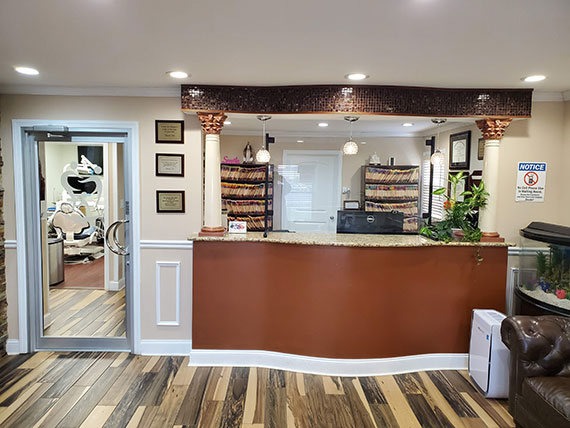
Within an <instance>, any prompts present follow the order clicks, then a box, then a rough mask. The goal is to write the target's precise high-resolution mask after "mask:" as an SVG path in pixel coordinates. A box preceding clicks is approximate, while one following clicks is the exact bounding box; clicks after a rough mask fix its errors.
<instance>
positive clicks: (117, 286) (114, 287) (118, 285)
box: [108, 278, 125, 291]
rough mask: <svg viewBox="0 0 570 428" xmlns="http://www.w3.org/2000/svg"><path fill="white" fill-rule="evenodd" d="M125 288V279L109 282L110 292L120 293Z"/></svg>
mask: <svg viewBox="0 0 570 428" xmlns="http://www.w3.org/2000/svg"><path fill="white" fill-rule="evenodd" d="M123 288H125V278H121V279H119V280H118V281H109V290H108V291H120V290H122V289H123Z"/></svg>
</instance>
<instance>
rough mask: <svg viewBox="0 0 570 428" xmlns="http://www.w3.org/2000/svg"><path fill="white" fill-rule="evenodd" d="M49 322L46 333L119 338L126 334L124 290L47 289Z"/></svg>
mask: <svg viewBox="0 0 570 428" xmlns="http://www.w3.org/2000/svg"><path fill="white" fill-rule="evenodd" d="M50 305H51V306H50V313H51V316H52V322H51V324H50V325H49V326H48V327H47V328H46V329H45V330H44V335H45V336H67V337H69V336H72V337H86V336H88V337H103V336H106V337H109V336H111V337H118V336H119V337H120V336H125V334H126V323H125V289H122V290H120V291H105V290H71V289H55V290H54V289H52V290H50Z"/></svg>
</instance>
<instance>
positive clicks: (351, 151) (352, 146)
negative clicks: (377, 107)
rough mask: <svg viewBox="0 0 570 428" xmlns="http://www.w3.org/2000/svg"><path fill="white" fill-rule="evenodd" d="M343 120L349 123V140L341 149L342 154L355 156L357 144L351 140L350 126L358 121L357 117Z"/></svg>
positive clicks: (348, 117) (346, 117)
mask: <svg viewBox="0 0 570 428" xmlns="http://www.w3.org/2000/svg"><path fill="white" fill-rule="evenodd" d="M344 120H346V121H347V122H348V123H350V138H349V139H348V141H347V142H346V143H344V146H343V147H342V153H344V154H345V155H348V156H350V155H355V154H357V153H358V144H357V143H356V141H354V139H353V138H352V124H353V123H354V122H356V121H357V120H358V116H344Z"/></svg>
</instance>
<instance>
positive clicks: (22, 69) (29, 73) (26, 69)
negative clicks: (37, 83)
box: [14, 67, 40, 76]
mask: <svg viewBox="0 0 570 428" xmlns="http://www.w3.org/2000/svg"><path fill="white" fill-rule="evenodd" d="M14 70H16V71H17V72H18V73H20V74H25V75H27V76H37V75H38V74H40V72H39V71H38V70H36V69H35V68H31V67H14Z"/></svg>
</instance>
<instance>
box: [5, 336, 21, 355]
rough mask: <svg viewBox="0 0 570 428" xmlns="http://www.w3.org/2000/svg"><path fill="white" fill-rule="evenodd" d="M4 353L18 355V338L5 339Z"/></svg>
mask: <svg viewBox="0 0 570 428" xmlns="http://www.w3.org/2000/svg"><path fill="white" fill-rule="evenodd" d="M6 353H7V354H8V355H18V354H19V353H20V341H19V340H18V339H8V340H7V341H6Z"/></svg>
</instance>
